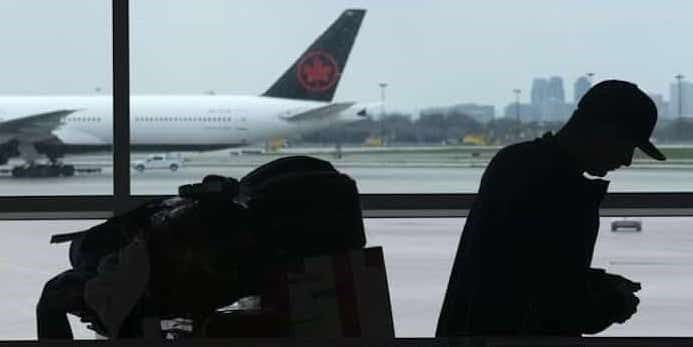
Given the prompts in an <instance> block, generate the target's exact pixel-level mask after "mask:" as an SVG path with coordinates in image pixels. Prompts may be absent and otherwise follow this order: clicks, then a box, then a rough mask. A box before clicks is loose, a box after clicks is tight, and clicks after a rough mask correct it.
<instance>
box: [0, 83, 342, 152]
mask: <svg viewBox="0 0 693 347" xmlns="http://www.w3.org/2000/svg"><path fill="white" fill-rule="evenodd" d="M328 104H329V103H327V102H319V101H306V100H294V99H282V98H271V97H263V96H232V95H142V96H132V97H131V99H130V109H131V112H130V131H131V135H130V136H131V141H130V142H131V145H132V146H133V148H135V149H137V148H141V149H147V148H155V147H156V148H171V149H177V150H204V149H215V148H229V147H237V146H243V145H247V144H252V143H255V142H258V141H264V140H267V139H271V138H276V137H287V136H292V135H296V134H299V133H303V132H309V131H314V130H317V129H320V128H321V127H325V126H328V125H330V124H331V123H333V122H335V121H337V119H336V118H337V116H338V115H336V117H330V118H324V119H313V120H310V121H298V122H288V121H287V120H286V118H288V117H291V116H292V115H296V114H300V113H302V112H306V111H308V110H311V109H314V108H317V107H321V106H325V105H328ZM54 110H76V111H75V112H74V113H72V114H70V115H69V116H67V117H66V118H65V119H64V122H63V125H62V126H61V127H59V128H58V129H56V130H54V131H53V132H52V135H54V136H55V137H57V139H59V140H60V142H61V143H62V144H63V145H64V146H65V147H66V148H68V147H84V148H88V147H103V146H110V145H111V144H112V142H113V112H112V110H113V100H112V97H110V96H16V97H0V122H4V121H8V120H11V119H14V118H19V117H22V116H24V115H27V114H40V113H44V112H50V111H54ZM29 136H30V135H28V134H25V135H23V138H24V139H25V140H26V139H29V138H30V137H29ZM37 136H38V135H37ZM42 136H45V134H44V135H42ZM8 140H12V139H10V138H4V139H0V141H1V142H5V141H8ZM42 140H44V139H41V138H35V139H33V141H36V142H40V141H42Z"/></svg>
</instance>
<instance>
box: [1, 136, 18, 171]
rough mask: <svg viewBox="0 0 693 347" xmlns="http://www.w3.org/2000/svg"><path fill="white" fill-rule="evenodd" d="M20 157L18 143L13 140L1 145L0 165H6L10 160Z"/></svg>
mask: <svg viewBox="0 0 693 347" xmlns="http://www.w3.org/2000/svg"><path fill="white" fill-rule="evenodd" d="M17 156H19V151H18V150H17V141H15V140H12V141H8V142H5V143H3V144H1V145H0V165H5V164H7V162H8V161H9V160H10V158H13V157H17Z"/></svg>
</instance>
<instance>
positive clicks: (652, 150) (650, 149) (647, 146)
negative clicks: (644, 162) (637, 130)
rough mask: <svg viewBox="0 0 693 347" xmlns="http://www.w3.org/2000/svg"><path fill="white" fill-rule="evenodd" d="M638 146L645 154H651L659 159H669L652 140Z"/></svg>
mask: <svg viewBox="0 0 693 347" xmlns="http://www.w3.org/2000/svg"><path fill="white" fill-rule="evenodd" d="M638 148H640V149H641V150H642V151H643V152H645V154H647V155H649V156H650V157H652V158H653V159H657V160H667V157H665V156H664V154H662V152H660V151H659V150H658V149H657V147H655V146H654V145H653V144H652V142H649V141H648V142H645V143H642V144H640V145H638Z"/></svg>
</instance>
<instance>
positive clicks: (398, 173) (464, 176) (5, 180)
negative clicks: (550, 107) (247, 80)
mask: <svg viewBox="0 0 693 347" xmlns="http://www.w3.org/2000/svg"><path fill="white" fill-rule="evenodd" d="M334 164H335V166H336V167H337V169H339V170H340V171H342V172H344V173H346V174H348V175H350V176H351V177H352V178H354V179H355V180H356V182H357V185H358V188H359V191H360V192H361V193H364V194H366V193H393V194H395V193H475V192H476V191H477V189H478V184H479V181H480V179H481V175H482V173H483V167H446V166H443V165H441V166H439V167H437V166H425V167H416V166H414V167H412V166H405V165H400V166H394V165H387V166H385V165H381V166H360V165H355V164H351V163H340V162H334ZM255 167H256V166H254V165H215V166H185V167H182V168H180V169H178V171H176V172H171V171H169V170H150V171H144V172H137V171H135V170H132V172H131V176H130V177H131V184H132V185H131V190H132V193H133V194H135V195H146V194H176V192H177V191H178V186H180V185H182V184H188V183H194V182H199V181H201V180H202V178H203V177H204V176H205V175H208V174H218V175H224V176H230V177H235V178H240V177H242V176H243V175H245V174H247V173H248V172H250V171H251V170H252V169H253V168H255ZM112 172H113V171H112V168H111V167H110V166H105V167H103V168H102V171H101V172H100V173H95V174H81V175H77V176H74V177H58V178H40V179H37V178H21V179H17V178H12V177H10V176H7V175H5V176H0V195H3V196H20V195H110V194H112V192H113V175H112ZM692 173H693V170H685V169H670V168H628V169H623V170H621V171H617V172H614V173H612V174H611V175H610V176H609V177H608V178H607V179H609V180H611V185H610V187H609V191H610V192H686V191H688V192H691V191H693V179H691V174H692Z"/></svg>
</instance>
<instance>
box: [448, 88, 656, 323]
mask: <svg viewBox="0 0 693 347" xmlns="http://www.w3.org/2000/svg"><path fill="white" fill-rule="evenodd" d="M656 121H657V109H656V108H655V105H654V103H653V102H652V100H651V99H650V98H649V97H648V96H647V95H646V94H645V93H643V92H642V91H641V90H640V89H638V87H637V86H636V85H635V84H632V83H628V82H624V81H615V80H611V81H604V82H601V83H598V84H596V85H595V86H594V87H593V88H592V89H590V90H589V91H588V92H587V93H586V94H585V95H584V96H583V98H582V99H581V100H580V102H579V104H578V107H577V110H576V111H575V112H574V113H573V116H572V117H571V118H570V120H569V121H568V122H567V124H566V125H565V126H564V127H563V128H562V129H560V130H559V131H558V132H557V133H556V135H553V134H551V133H547V134H545V135H544V136H543V137H541V138H538V139H536V140H534V141H530V142H524V143H519V144H515V145H511V146H508V147H506V148H504V149H502V150H500V151H499V152H498V154H496V156H495V157H494V158H493V160H492V161H491V163H490V164H489V166H488V167H487V169H486V171H485V173H484V175H483V177H482V179H481V185H480V188H479V193H478V195H477V198H476V200H475V201H474V204H473V206H472V209H471V211H470V214H469V216H468V218H467V222H466V225H465V227H464V231H463V233H462V237H461V240H460V244H459V246H458V250H457V255H456V257H455V262H454V264H453V269H452V274H451V276H450V281H449V283H448V288H447V292H446V295H445V300H444V302H443V307H442V311H441V313H440V318H439V320H438V328H437V331H436V336H463V335H563V336H579V335H581V334H582V333H596V332H599V331H602V330H604V329H606V328H607V327H608V326H609V325H611V324H613V323H614V322H619V323H623V322H625V321H626V320H627V319H628V318H630V316H631V315H632V314H633V313H635V311H636V307H637V305H638V302H639V300H638V298H637V297H636V296H635V295H634V294H633V293H634V292H636V291H638V290H639V289H640V285H639V284H638V283H635V282H631V281H630V280H627V279H625V278H623V277H621V276H617V275H612V274H608V273H606V272H604V271H603V270H599V269H591V268H590V263H591V260H592V252H593V248H594V243H595V240H596V238H597V231H598V228H599V205H600V203H601V201H602V198H603V197H604V195H605V193H606V190H607V186H608V181H605V180H601V179H594V178H589V177H587V175H585V173H587V174H589V175H591V176H597V177H603V176H605V175H606V174H607V172H608V171H611V170H615V169H617V168H619V167H620V166H622V165H625V166H629V165H630V163H631V160H632V157H633V151H634V149H635V148H636V147H638V148H640V149H641V150H642V151H643V152H645V153H646V154H648V155H649V156H651V157H652V158H655V159H657V160H665V157H664V155H662V153H661V152H660V151H659V150H657V149H656V148H655V147H654V145H652V143H650V141H649V138H650V135H651V134H652V130H653V128H654V126H655V122H656Z"/></svg>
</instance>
